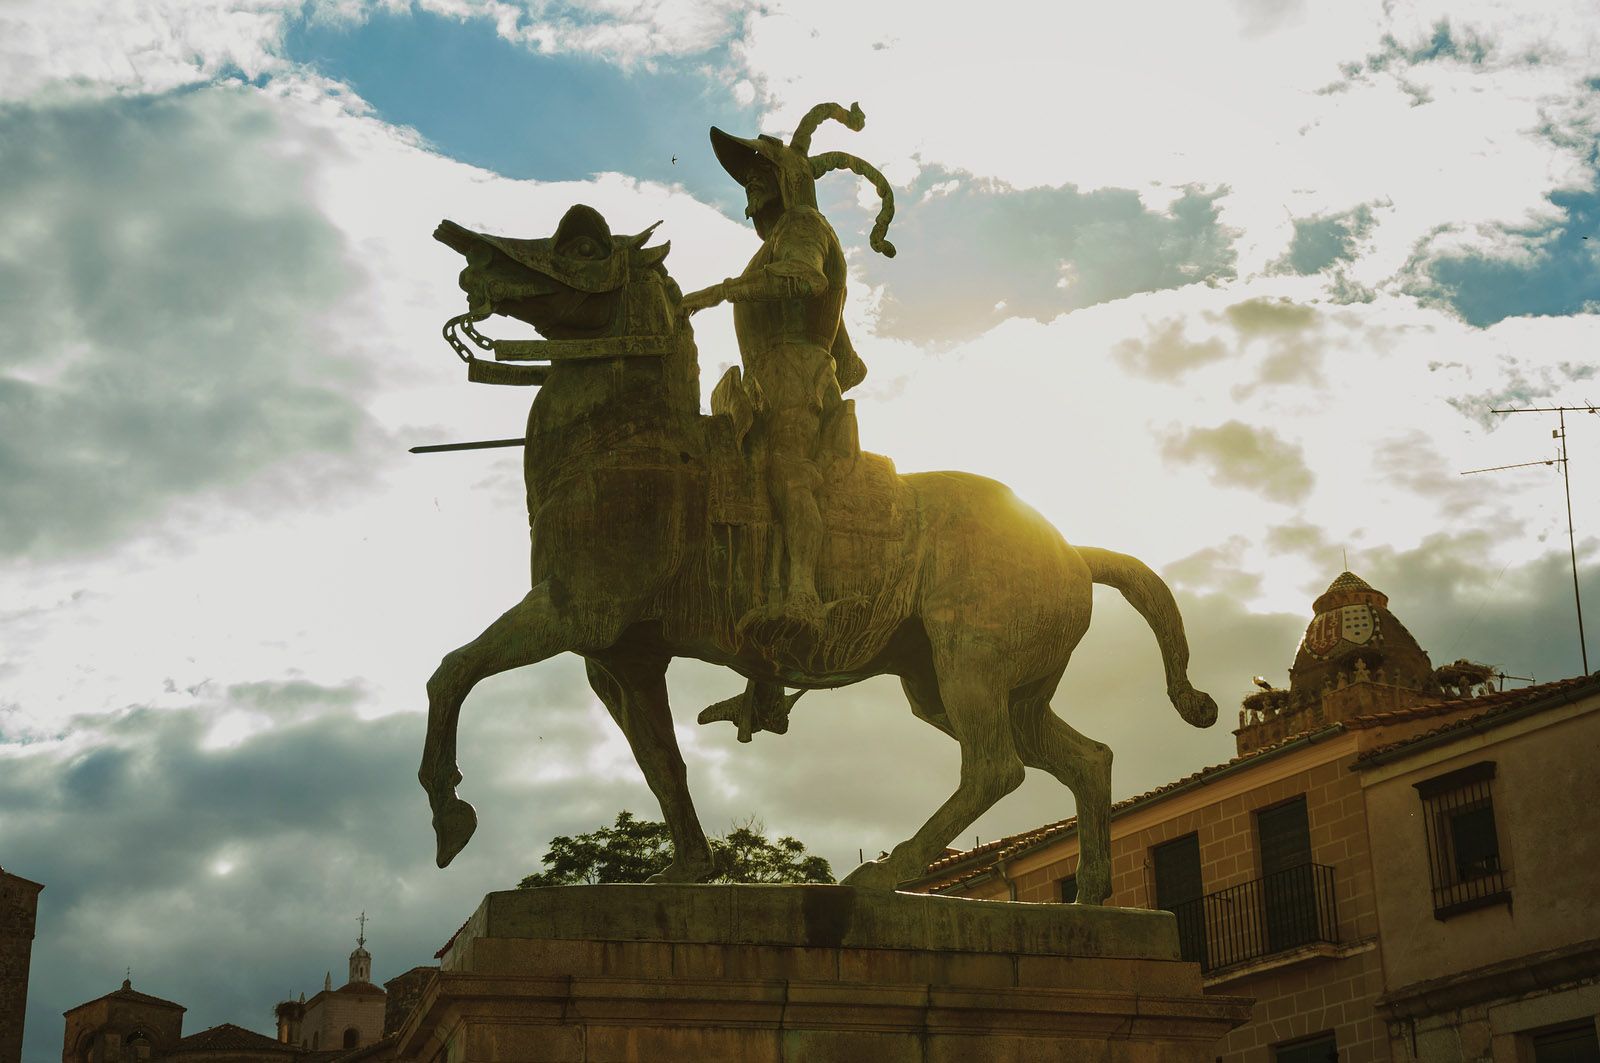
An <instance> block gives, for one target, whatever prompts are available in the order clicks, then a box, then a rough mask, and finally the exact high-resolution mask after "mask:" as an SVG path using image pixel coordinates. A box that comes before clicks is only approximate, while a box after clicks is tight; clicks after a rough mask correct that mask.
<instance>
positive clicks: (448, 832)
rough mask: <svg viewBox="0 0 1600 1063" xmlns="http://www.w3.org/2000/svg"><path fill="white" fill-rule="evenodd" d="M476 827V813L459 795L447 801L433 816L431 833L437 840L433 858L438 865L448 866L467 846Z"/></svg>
mask: <svg viewBox="0 0 1600 1063" xmlns="http://www.w3.org/2000/svg"><path fill="white" fill-rule="evenodd" d="M477 829H478V813H477V812H476V811H474V810H473V808H472V806H471V805H469V804H467V802H465V801H463V800H461V799H460V798H459V797H452V798H450V800H449V802H448V803H447V804H446V805H445V806H444V807H443V808H441V809H440V810H439V811H438V812H436V813H434V816H433V835H434V838H435V839H437V841H438V849H437V850H436V852H435V854H434V859H435V860H436V861H437V862H438V864H439V866H440V867H449V866H450V861H452V860H454V859H455V858H456V854H457V853H459V852H460V851H461V850H463V849H465V848H466V847H467V842H469V841H471V840H472V832H473V831H475V830H477Z"/></svg>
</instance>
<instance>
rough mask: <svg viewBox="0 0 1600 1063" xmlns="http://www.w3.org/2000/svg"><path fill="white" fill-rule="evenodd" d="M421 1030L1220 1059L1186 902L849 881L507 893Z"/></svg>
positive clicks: (519, 1061) (453, 960) (531, 1056)
mask: <svg viewBox="0 0 1600 1063" xmlns="http://www.w3.org/2000/svg"><path fill="white" fill-rule="evenodd" d="M442 959H443V962H442V964H441V968H440V971H439V974H438V975H437V977H436V978H435V979H434V981H433V982H432V983H431V984H430V985H429V987H428V988H427V989H426V990H425V991H424V993H423V997H422V1000H421V1003H420V1004H419V1005H418V1007H417V1008H416V1010H415V1011H413V1012H412V1014H411V1017H410V1019H409V1020H408V1021H407V1022H406V1024H405V1026H404V1027H403V1029H402V1030H401V1033H400V1044H399V1046H398V1048H399V1054H400V1057H401V1058H403V1059H406V1060H413V1061H416V1063H624V1061H626V1063H633V1061H642V1063H677V1061H684V1063H689V1061H693V1063H724V1061H726V1063H780V1061H782V1063H935V1061H937V1063H989V1061H996V1063H998V1061H1004V1063H1043V1061H1045V1060H1073V1061H1076V1060H1083V1061H1089V1060H1094V1061H1096V1063H1179V1061H1184V1063H1208V1061H1209V1060H1211V1059H1212V1058H1213V1055H1214V1053H1213V1051H1212V1049H1213V1047H1214V1045H1215V1044H1216V1042H1217V1040H1218V1039H1219V1038H1220V1037H1221V1036H1222V1035H1223V1034H1224V1033H1226V1032H1227V1031H1228V1030H1231V1029H1232V1028H1233V1027H1235V1026H1237V1025H1239V1024H1240V1023H1242V1022H1244V1021H1245V1020H1246V1019H1247V1018H1248V1017H1249V1010H1250V1009H1249V1005H1250V1001H1248V1000H1247V999H1244V998H1240V997H1222V996H1206V995H1204V994H1202V992H1201V986H1200V968H1199V966H1198V965H1197V964H1192V963H1184V962H1182V961H1180V960H1179V959H1178V936H1177V928H1176V925H1175V923H1174V921H1173V918H1172V916H1171V915H1170V914H1168V913H1166V912H1147V911H1138V910H1132V909H1120V908H1094V907H1087V906H1078V905H1059V904H1016V903H1005V902H999V901H978V900H965V899H957V898H949V897H930V896H925V895H921V894H908V893H894V894H884V893H878V892H869V891H861V890H856V889H853V888H851V887H847V886H726V885H708V886H562V887H554V888H546V889H535V890H513V891H508V892H505V893H491V894H489V895H488V896H487V897H485V898H484V901H483V904H482V905H481V906H480V907H479V908H478V910H477V911H476V912H475V913H474V914H473V916H472V918H471V919H470V920H468V922H467V925H466V926H464V927H463V928H462V929H461V931H460V932H459V933H458V934H457V935H456V936H455V938H454V939H453V940H452V941H451V942H450V944H449V945H448V946H447V947H446V948H445V950H444V952H443V953H442Z"/></svg>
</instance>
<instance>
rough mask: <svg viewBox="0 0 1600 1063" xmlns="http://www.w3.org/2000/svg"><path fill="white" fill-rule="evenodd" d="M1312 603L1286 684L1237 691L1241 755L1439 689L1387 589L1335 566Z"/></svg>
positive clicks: (1428, 697) (1437, 693)
mask: <svg viewBox="0 0 1600 1063" xmlns="http://www.w3.org/2000/svg"><path fill="white" fill-rule="evenodd" d="M1311 611H1312V617H1311V623H1310V624H1309V625H1307V626H1306V633H1305V637H1304V638H1302V639H1301V640H1300V649H1299V651H1298V652H1297V653H1296V654H1295V658H1294V665H1293V667H1291V668H1290V669H1289V689H1288V690H1278V689H1271V688H1268V689H1264V690H1262V691H1260V692H1258V693H1255V694H1251V695H1250V696H1249V697H1247V698H1245V699H1244V705H1243V707H1242V708H1241V709H1240V710H1239V729H1238V730H1237V731H1235V732H1234V737H1235V739H1236V742H1237V747H1238V751H1239V754H1240V755H1241V756H1242V755H1244V754H1245V753H1249V752H1251V751H1252V750H1256V749H1261V748H1264V747H1266V746H1270V745H1275V744H1277V743H1278V742H1281V741H1283V740H1284V739H1285V738H1287V737H1288V736H1290V735H1293V734H1300V733H1302V732H1305V731H1311V730H1316V729H1317V728H1321V727H1326V726H1327V725H1329V724H1331V723H1338V722H1339V721H1341V720H1348V719H1350V718H1351V717H1353V716H1363V715H1368V714H1370V713H1375V712H1387V711H1392V710H1394V709H1402V708H1405V707H1407V706H1410V705H1416V704H1420V703H1422V702H1425V701H1432V700H1437V699H1438V698H1440V697H1441V696H1443V694H1444V691H1443V688H1441V687H1440V685H1439V679H1438V676H1437V675H1436V674H1435V671H1434V667H1433V663H1432V662H1431V661H1430V660H1429V659H1428V654H1427V651H1425V650H1424V649H1423V648H1422V647H1421V646H1419V645H1417V640H1416V639H1415V638H1413V637H1412V635H1411V632H1409V631H1407V630H1406V627H1405V625H1404V624H1402V623H1401V622H1400V619H1399V618H1398V617H1397V616H1395V615H1394V613H1392V612H1390V610H1389V596H1388V595H1386V594H1384V593H1383V592H1382V591H1380V590H1377V589H1376V588H1374V587H1373V586H1372V585H1371V584H1369V583H1368V582H1367V581H1366V580H1364V579H1362V578H1361V577H1360V576H1357V575H1356V574H1355V573H1353V572H1341V573H1339V575H1338V577H1337V578H1335V579H1334V581H1333V582H1332V583H1330V584H1329V585H1328V589H1327V590H1325V591H1323V592H1322V593H1321V594H1320V595H1318V596H1317V600H1316V601H1315V602H1313V603H1312V604H1311ZM1461 663H1463V664H1465V663H1466V662H1461Z"/></svg>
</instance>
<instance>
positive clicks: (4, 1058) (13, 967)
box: [0, 868, 44, 1063]
mask: <svg viewBox="0 0 1600 1063" xmlns="http://www.w3.org/2000/svg"><path fill="white" fill-rule="evenodd" d="M42 889H44V887H43V886H41V885H39V883H37V882H31V881H29V880H28V879H25V878H22V877H20V876H18V875H12V874H8V873H7V872H6V870H5V868H0V1063H19V1061H20V1060H21V1059H22V1026H23V1021H24V1020H25V1019H26V1018H27V1014H28V968H29V966H30V964H31V962H32V958H33V930H34V925H35V921H36V920H37V918H38V914H39V891H40V890H42Z"/></svg>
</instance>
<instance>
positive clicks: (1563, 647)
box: [1306, 530, 1600, 682]
mask: <svg viewBox="0 0 1600 1063" xmlns="http://www.w3.org/2000/svg"><path fill="white" fill-rule="evenodd" d="M1498 538H1499V533H1498V531H1496V532H1488V531H1481V530H1474V531H1468V532H1460V533H1451V532H1438V533H1435V534H1433V535H1430V536H1428V537H1426V538H1425V539H1423V540H1422V542H1420V543H1419V544H1417V545H1416V546H1415V547H1412V548H1411V549H1406V550H1401V549H1396V548H1394V547H1392V546H1378V547H1372V548H1364V549H1362V551H1361V553H1360V555H1359V556H1355V555H1352V557H1351V558H1350V568H1351V570H1352V571H1354V572H1355V573H1356V574H1357V575H1359V576H1361V577H1362V578H1363V579H1365V580H1366V581H1367V582H1368V583H1371V584H1372V585H1373V586H1374V587H1376V588H1377V589H1378V590H1380V591H1383V592H1384V593H1385V594H1387V595H1388V596H1389V608H1390V609H1391V610H1392V611H1393V612H1394V614H1395V615H1396V616H1397V617H1399V618H1400V620H1401V622H1402V623H1404V624H1405V625H1406V627H1407V628H1409V629H1410V631H1411V633H1412V634H1413V635H1415V636H1416V637H1417V641H1418V642H1419V643H1420V644H1421V646H1422V648H1423V649H1425V650H1427V651H1428V654H1429V656H1430V657H1431V658H1432V660H1433V663H1434V665H1435V666H1438V665H1442V664H1448V663H1450V662H1451V661H1454V660H1455V659H1456V658H1458V657H1465V658H1467V659H1469V660H1474V661H1480V662H1482V663H1484V664H1491V665H1494V666H1495V667H1497V668H1501V669H1503V670H1504V671H1506V672H1508V673H1510V674H1512V675H1521V676H1531V677H1533V678H1535V679H1538V680H1539V681H1541V682H1545V681H1549V680H1553V679H1563V678H1566V677H1568V676H1575V675H1581V674H1582V673H1583V668H1582V664H1581V657H1580V654H1579V652H1578V634H1577V614H1576V610H1575V608H1574V604H1573V596H1572V570H1571V567H1570V560H1569V558H1568V555H1567V550H1566V544H1565V543H1564V542H1562V543H1561V545H1560V547H1559V548H1558V549H1552V550H1551V551H1550V552H1548V553H1546V554H1545V555H1543V556H1542V557H1539V558H1536V559H1534V560H1532V561H1528V562H1519V563H1517V564H1507V563H1505V562H1503V561H1498V560H1496V559H1495V556H1494V547H1495V544H1496V540H1497V539H1498ZM1578 562H1579V571H1578V575H1579V580H1580V583H1581V586H1582V587H1583V589H1584V590H1585V591H1587V592H1589V595H1590V597H1593V596H1594V595H1595V594H1596V593H1600V543H1596V542H1595V541H1594V540H1592V539H1591V540H1589V541H1587V542H1584V541H1580V542H1579V543H1578ZM1326 586H1327V581H1323V583H1322V585H1321V586H1317V587H1314V588H1313V587H1310V586H1308V587H1307V588H1306V590H1307V593H1308V594H1316V593H1319V592H1321V591H1322V590H1323V589H1324V588H1325V587H1326ZM1586 619H1587V617H1586ZM1593 631H1594V629H1593V627H1592V626H1590V628H1589V637H1590V639H1591V643H1590V647H1589V649H1590V653H1589V658H1590V667H1594V665H1595V663H1596V660H1597V650H1600V647H1597V646H1596V645H1595V644H1594V642H1593V639H1594V634H1593Z"/></svg>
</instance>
